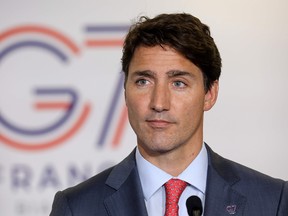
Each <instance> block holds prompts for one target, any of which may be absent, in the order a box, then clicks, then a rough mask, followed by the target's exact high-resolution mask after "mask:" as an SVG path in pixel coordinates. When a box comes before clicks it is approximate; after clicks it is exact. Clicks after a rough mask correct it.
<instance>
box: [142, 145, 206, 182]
mask: <svg viewBox="0 0 288 216" xmlns="http://www.w3.org/2000/svg"><path fill="white" fill-rule="evenodd" d="M202 143H203V142H201V141H200V142H197V143H194V144H193V145H187V146H186V147H183V146H182V148H179V149H173V150H171V151H166V152H157V151H156V152H155V151H153V152H147V150H145V149H143V148H142V147H141V146H138V148H139V152H140V153H141V155H142V156H143V157H144V158H145V159H146V160H147V161H149V162H150V163H152V164H154V165H155V166H157V167H158V168H160V169H162V170H163V171H165V172H166V173H169V174H170V175H172V176H174V177H177V176H179V175H180V174H181V173H182V172H183V171H184V170H185V169H186V168H187V167H188V166H189V164H190V163H192V161H193V160H194V159H195V158H196V157H197V155H198V154H199V152H200V150H201V148H202Z"/></svg>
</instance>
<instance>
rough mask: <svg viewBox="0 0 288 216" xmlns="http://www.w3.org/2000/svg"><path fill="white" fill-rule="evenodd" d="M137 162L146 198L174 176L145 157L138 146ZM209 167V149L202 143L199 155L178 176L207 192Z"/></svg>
mask: <svg viewBox="0 0 288 216" xmlns="http://www.w3.org/2000/svg"><path fill="white" fill-rule="evenodd" d="M136 164H137V169H138V172H139V177H140V181H141V185H142V189H143V193H144V197H145V199H146V200H149V199H150V197H151V196H152V195H153V194H154V193H155V192H156V191H157V190H158V189H159V188H161V187H162V186H163V185H164V184H165V183H166V182H167V181H168V180H169V179H171V178H173V176H171V175H170V174H168V173H166V172H164V171H163V170H161V169H160V168H158V167H156V166H155V165H153V164H152V163H150V162H149V161H147V160H146V159H144V158H143V157H142V155H141V154H140V152H139V150H138V148H137V149H136ZM207 169H208V155H207V150H206V147H205V145H202V148H201V151H200V152H199V154H198V155H197V157H196V158H195V159H194V160H193V162H192V163H191V164H190V165H189V166H188V167H187V168H186V169H185V170H184V171H183V172H182V173H181V174H180V175H179V176H178V177H177V178H179V179H181V180H183V181H186V182H187V183H188V184H190V185H191V186H192V187H195V188H196V189H198V190H199V191H201V192H202V193H203V194H205V190H206V178H207Z"/></svg>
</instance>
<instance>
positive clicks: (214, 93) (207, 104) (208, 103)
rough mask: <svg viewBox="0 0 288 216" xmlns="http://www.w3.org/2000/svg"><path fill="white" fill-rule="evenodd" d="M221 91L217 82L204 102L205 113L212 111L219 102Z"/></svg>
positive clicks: (206, 95)
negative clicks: (219, 92)
mask: <svg viewBox="0 0 288 216" xmlns="http://www.w3.org/2000/svg"><path fill="white" fill-rule="evenodd" d="M218 90H219V81H218V80H216V81H214V82H213V84H212V86H211V88H210V90H208V91H207V92H206V94H205V100H204V111H208V110H210V109H211V108H212V107H213V106H214V104H215V103H216V101H217V97H218Z"/></svg>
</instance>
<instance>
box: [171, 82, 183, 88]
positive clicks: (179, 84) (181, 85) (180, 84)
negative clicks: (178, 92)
mask: <svg viewBox="0 0 288 216" xmlns="http://www.w3.org/2000/svg"><path fill="white" fill-rule="evenodd" d="M173 86H175V87H177V88H184V87H185V86H186V84H185V83H184V82H182V81H179V80H178V81H174V82H173Z"/></svg>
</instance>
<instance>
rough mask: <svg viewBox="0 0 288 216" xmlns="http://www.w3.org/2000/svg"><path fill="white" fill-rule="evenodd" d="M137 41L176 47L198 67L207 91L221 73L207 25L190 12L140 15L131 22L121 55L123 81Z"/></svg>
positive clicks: (140, 43)
mask: <svg viewBox="0 0 288 216" xmlns="http://www.w3.org/2000/svg"><path fill="white" fill-rule="evenodd" d="M140 45H141V46H147V47H154V46H157V45H160V46H168V47H170V48H173V49H174V50H176V51H177V52H178V53H180V54H181V55H183V57H185V58H187V59H188V60H190V61H191V62H192V63H193V64H195V65H196V66H197V67H199V68H200V69H201V71H202V74H203V79H204V86H205V90H206V91H207V90H209V89H210V88H211V85H212V84H213V82H214V81H216V80H218V79H219V77H220V74H221V57H220V54H219V51H218V49H217V47H216V45H215V43H214V40H213V38H212V37H211V36H210V30H209V27H208V26H207V25H205V24H203V23H201V21H200V20H199V19H198V18H196V17H194V16H192V15H190V14H185V13H182V14H161V15H158V16H156V17H155V18H153V19H149V18H148V17H144V16H143V17H140V19H139V21H138V22H137V23H135V24H134V25H132V26H131V28H130V31H129V33H128V35H127V37H126V39H125V42H124V48H123V56H122V70H123V71H124V73H125V81H126V80H127V76H128V71H129V66H130V63H131V59H132V57H133V55H134V52H135V49H136V48H137V47H139V46H140ZM125 83H126V82H125Z"/></svg>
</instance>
